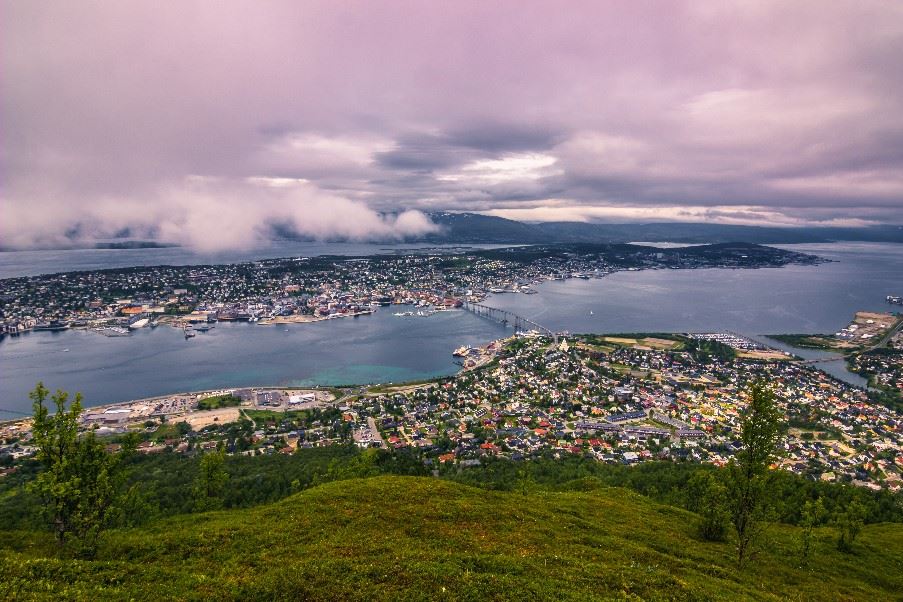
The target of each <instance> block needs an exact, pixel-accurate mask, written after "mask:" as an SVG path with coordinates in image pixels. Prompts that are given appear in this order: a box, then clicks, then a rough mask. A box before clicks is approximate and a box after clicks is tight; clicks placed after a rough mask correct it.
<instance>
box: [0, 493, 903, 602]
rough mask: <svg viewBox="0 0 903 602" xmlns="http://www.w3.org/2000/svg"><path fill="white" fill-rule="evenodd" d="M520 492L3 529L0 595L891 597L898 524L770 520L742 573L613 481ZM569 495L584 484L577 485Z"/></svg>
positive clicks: (317, 500) (900, 578) (901, 535)
mask: <svg viewBox="0 0 903 602" xmlns="http://www.w3.org/2000/svg"><path fill="white" fill-rule="evenodd" d="M584 485H586V486H584V487H581V488H582V489H585V490H584V491H571V492H564V493H560V492H559V493H554V492H540V493H532V494H528V495H523V494H521V493H516V492H495V491H486V490H484V489H476V488H472V487H468V486H466V485H461V484H457V483H453V482H450V481H444V480H440V479H432V478H425V477H394V476H380V477H374V478H370V479H355V480H348V481H338V482H333V483H329V484H326V485H321V486H319V487H314V488H312V489H308V490H306V491H303V492H301V493H299V494H296V495H293V496H291V497H288V498H286V499H284V500H282V501H280V502H277V503H274V504H269V505H264V506H258V507H255V508H250V509H241V510H230V511H223V512H212V513H207V514H201V515H184V516H179V517H175V518H171V519H166V520H161V521H157V522H155V523H153V524H151V525H150V526H148V527H144V528H139V529H131V530H120V531H114V532H111V533H109V534H107V535H106V536H105V537H104V540H103V543H102V545H101V550H100V554H99V556H98V558H97V560H94V561H82V560H65V559H64V560H60V559H58V558H56V555H55V553H54V548H53V542H52V540H51V538H50V536H49V534H44V533H32V532H5V533H4V532H0V542H2V543H0V599H12V600H18V599H22V600H27V599H56V600H59V599H78V600H88V599H91V600H98V599H135V600H151V599H153V600H161V599H189V600H190V599H218V600H237V599H243V600H258V599H267V600H270V599H291V600H301V599H310V600H346V599H347V600H384V599H391V598H395V599H402V600H417V599H424V600H432V599H436V600H461V599H495V600H547V599H553V600H591V599H619V600H620V599H629V600H641V599H642V600H743V599H749V600H788V599H789V600H815V599H818V600H891V599H899V596H900V592H903V525H901V524H878V525H868V526H866V527H865V529H864V531H863V533H862V535H860V538H859V539H857V541H856V544H855V546H854V552H853V553H850V554H843V553H840V552H838V551H837V550H836V548H835V546H834V537H835V536H834V532H833V531H832V530H830V529H823V530H820V531H819V532H818V534H817V538H816V539H817V541H816V544H815V555H814V558H813V560H812V561H811V562H810V566H809V567H808V568H805V569H800V568H796V567H797V565H798V563H797V562H796V561H795V558H796V555H797V554H796V548H797V539H796V538H797V534H798V529H797V528H796V527H790V526H776V527H774V528H773V529H772V530H771V531H770V532H769V538H770V541H769V544H768V545H767V546H766V547H765V550H766V551H764V552H762V553H761V555H760V556H759V557H758V558H757V559H756V560H755V561H754V562H753V563H752V564H751V565H750V566H749V567H748V568H747V569H745V570H744V571H743V572H738V571H737V570H736V569H735V567H734V565H733V562H732V558H733V557H732V550H731V548H730V546H729V544H717V543H706V542H702V541H700V540H699V539H698V537H697V536H696V535H695V528H694V523H695V520H696V517H695V515H693V514H691V513H689V512H686V511H684V510H680V509H677V508H674V507H671V506H663V505H659V504H657V503H655V502H653V501H651V500H649V499H648V498H646V497H643V496H641V495H638V494H636V493H633V492H631V491H628V490H625V489H620V488H600V487H595V486H594V485H593V483H592V481H590V482H588V483H584ZM578 489H579V488H578Z"/></svg>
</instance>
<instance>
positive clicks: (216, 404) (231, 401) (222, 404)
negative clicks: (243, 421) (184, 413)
mask: <svg viewBox="0 0 903 602" xmlns="http://www.w3.org/2000/svg"><path fill="white" fill-rule="evenodd" d="M239 405H241V398H240V397H236V396H234V395H232V394H231V393H226V394H225V395H214V396H212V397H205V398H204V399H201V400H200V401H198V409H199V410H215V409H217V408H231V407H235V406H239Z"/></svg>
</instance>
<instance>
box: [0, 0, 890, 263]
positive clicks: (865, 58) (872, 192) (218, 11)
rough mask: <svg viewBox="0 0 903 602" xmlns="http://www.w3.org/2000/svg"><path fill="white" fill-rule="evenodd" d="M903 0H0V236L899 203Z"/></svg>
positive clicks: (382, 230) (236, 237)
mask: <svg viewBox="0 0 903 602" xmlns="http://www.w3.org/2000/svg"><path fill="white" fill-rule="evenodd" d="M901 57H903V2H899V1H897V0H888V1H884V2H882V1H869V0H856V1H850V2H847V1H844V0H831V1H830V2H825V1H824V0H816V1H806V0H795V1H793V2H786V1H781V2H770V1H768V0H754V1H741V2H727V1H724V0H718V1H713V2H705V1H700V0H695V1H690V2H681V1H678V0H673V1H672V0H669V1H654V2H646V1H642V0H631V1H629V2H626V1H625V2H621V1H617V2H615V1H610V2H604V1H592V2H577V1H574V2H555V1H548V2H533V1H528V0H527V1H525V0H517V1H512V2H506V1H492V2H486V1H478V2H469V1H455V2H395V1H390V0H380V1H378V2H373V1H367V2H345V1H338V0H329V1H325V2H317V1H310V0H305V1H301V2H299V1H286V2H276V1H269V0H254V1H253V2H242V1H239V0H230V1H229V2H214V1H212V0H211V1H207V2H192V1H186V0H180V1H179V2H150V1H147V2H142V1H125V2H87V1H82V0H79V1H73V2H48V1H41V0H0V143H2V144H0V203H2V204H0V246H3V247H28V246H33V245H53V244H58V243H60V242H61V241H65V240H70V239H92V238H104V237H109V236H114V235H116V234H122V233H124V232H127V233H129V234H131V235H132V236H137V237H147V238H157V239H160V240H167V241H170V242H178V243H181V244H186V245H192V246H196V247H198V248H201V249H204V250H213V249H216V248H222V247H226V246H228V247H238V246H249V245H253V244H255V243H256V242H257V241H259V239H261V238H262V237H266V236H267V235H268V233H269V232H270V231H271V228H272V227H273V226H281V227H287V228H290V229H294V230H296V231H298V232H300V233H303V234H306V235H310V236H313V237H316V238H318V239H332V238H342V239H354V240H366V239H374V238H378V239H384V240H391V239H401V238H405V237H412V236H417V235H419V234H423V233H426V232H430V231H431V230H432V229H434V228H435V226H433V225H432V224H431V222H430V221H429V219H428V217H427V215H426V214H427V213H429V212H434V211H475V212H482V213H488V214H491V215H497V216H502V217H508V218H512V219H520V220H527V221H553V220H578V221H605V222H649V221H663V220H665V221H667V220H674V221H692V222H710V223H727V224H730V223H737V224H762V225H868V224H887V223H903V68H901V60H903V59H901Z"/></svg>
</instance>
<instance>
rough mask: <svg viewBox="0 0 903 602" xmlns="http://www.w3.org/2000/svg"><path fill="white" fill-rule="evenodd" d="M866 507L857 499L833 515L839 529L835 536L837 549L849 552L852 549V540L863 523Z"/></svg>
mask: <svg viewBox="0 0 903 602" xmlns="http://www.w3.org/2000/svg"><path fill="white" fill-rule="evenodd" d="M866 514H867V512H866V508H865V506H864V505H863V504H862V502H860V501H859V500H855V499H854V500H853V501H851V502H850V503H849V504H847V506H846V508H844V509H843V510H841V511H839V512H838V513H837V514H836V516H835V517H834V524H835V525H836V526H837V528H838V529H839V530H840V534H839V537H838V538H837V549H839V550H840V551H842V552H849V551H851V550H852V549H853V541H854V540H855V539H856V536H857V535H859V531H861V530H862V526H863V524H864V523H865V517H866Z"/></svg>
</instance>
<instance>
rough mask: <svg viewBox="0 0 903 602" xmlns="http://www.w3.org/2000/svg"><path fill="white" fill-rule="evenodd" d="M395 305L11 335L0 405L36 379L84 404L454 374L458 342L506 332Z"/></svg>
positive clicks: (2, 354)
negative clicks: (285, 320)
mask: <svg viewBox="0 0 903 602" xmlns="http://www.w3.org/2000/svg"><path fill="white" fill-rule="evenodd" d="M394 311H398V310H397V309H394V308H391V307H387V308H381V309H380V310H379V311H377V312H375V313H374V314H372V315H370V316H361V317H358V318H342V319H336V320H328V321H323V322H314V323H311V324H288V325H278V326H277V325H269V326H259V325H254V324H248V323H217V325H216V328H214V329H212V330H210V331H208V332H206V333H198V335H197V336H196V337H194V338H192V339H187V340H186V339H185V337H184V336H183V335H182V331H181V330H179V329H176V328H172V327H170V326H159V327H157V328H155V329H151V328H144V329H141V330H138V331H136V332H135V333H134V334H132V335H131V336H129V337H110V338H108V337H104V336H103V335H99V334H97V333H93V332H89V331H76V330H70V331H65V332H57V333H43V332H39V333H29V334H27V335H23V336H20V337H16V338H9V337H8V338H7V339H5V340H4V341H3V342H2V343H0V366H2V367H0V371H2V372H0V374H2V380H0V407H2V408H4V409H5V410H17V411H22V412H24V411H26V410H28V409H29V408H30V407H31V406H30V403H29V402H27V399H28V397H27V393H28V391H29V390H30V389H31V388H33V387H34V384H35V382H37V381H38V380H43V381H44V384H46V385H47V386H48V387H50V388H53V389H56V388H62V389H66V390H69V391H81V392H82V393H84V395H85V400H86V405H97V404H102V403H110V402H114V401H123V400H127V399H138V398H142V397H150V396H154V395H164V394H167V393H174V392H184V391H192V390H199V389H212V388H218V387H239V386H251V385H265V384H282V385H292V386H303V385H313V384H321V385H335V384H349V383H367V382H390V381H392V382H401V381H407V380H417V379H423V378H430V377H435V376H440V375H446V374H453V373H454V372H455V371H456V370H457V369H458V366H457V365H455V364H454V360H455V358H454V357H453V356H452V355H451V352H452V351H453V350H454V349H455V348H456V347H458V346H460V345H477V344H480V343H485V342H487V341H489V340H492V339H494V338H499V337H501V336H504V334H505V330H504V329H503V327H502V326H501V325H500V324H496V323H494V322H489V321H487V320H484V319H482V318H478V317H476V316H475V315H473V314H471V313H470V312H466V311H463V310H460V311H449V312H439V313H436V314H434V315H432V316H430V317H428V318H418V317H398V316H394V315H392V314H393V312H394ZM508 332H509V333H510V330H509V331H508ZM67 349H68V351H66V350H67ZM3 416H5V417H7V418H8V417H11V414H10V413H8V412H7V413H5V414H0V418H2V417H3Z"/></svg>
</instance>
